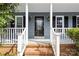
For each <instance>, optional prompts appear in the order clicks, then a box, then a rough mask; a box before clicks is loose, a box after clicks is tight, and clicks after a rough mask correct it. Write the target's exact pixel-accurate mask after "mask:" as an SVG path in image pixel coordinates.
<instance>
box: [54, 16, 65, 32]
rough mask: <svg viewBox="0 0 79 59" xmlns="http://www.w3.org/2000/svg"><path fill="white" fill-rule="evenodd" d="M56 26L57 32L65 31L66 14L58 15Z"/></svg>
mask: <svg viewBox="0 0 79 59" xmlns="http://www.w3.org/2000/svg"><path fill="white" fill-rule="evenodd" d="M55 28H56V29H55V31H56V32H63V30H62V28H64V16H56V20H55Z"/></svg>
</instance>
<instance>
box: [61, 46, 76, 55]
mask: <svg viewBox="0 0 79 59" xmlns="http://www.w3.org/2000/svg"><path fill="white" fill-rule="evenodd" d="M76 53H77V51H76V49H75V45H74V44H61V45H60V56H77V55H76Z"/></svg>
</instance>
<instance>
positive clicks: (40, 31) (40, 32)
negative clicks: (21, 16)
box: [35, 16, 44, 36]
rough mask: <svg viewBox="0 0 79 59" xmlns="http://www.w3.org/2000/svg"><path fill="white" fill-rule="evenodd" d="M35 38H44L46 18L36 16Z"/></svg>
mask: <svg viewBox="0 0 79 59" xmlns="http://www.w3.org/2000/svg"><path fill="white" fill-rule="evenodd" d="M35 36H44V16H35Z"/></svg>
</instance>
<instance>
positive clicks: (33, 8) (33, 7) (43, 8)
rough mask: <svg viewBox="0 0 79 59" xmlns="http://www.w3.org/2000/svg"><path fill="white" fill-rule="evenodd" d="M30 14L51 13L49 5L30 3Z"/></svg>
mask: <svg viewBox="0 0 79 59" xmlns="http://www.w3.org/2000/svg"><path fill="white" fill-rule="evenodd" d="M28 10H29V12H50V4H49V3H30V4H28Z"/></svg>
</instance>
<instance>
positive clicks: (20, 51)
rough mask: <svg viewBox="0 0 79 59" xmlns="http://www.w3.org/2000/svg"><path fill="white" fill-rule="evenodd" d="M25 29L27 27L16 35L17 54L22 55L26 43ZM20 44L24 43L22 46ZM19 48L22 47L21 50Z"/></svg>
mask: <svg viewBox="0 0 79 59" xmlns="http://www.w3.org/2000/svg"><path fill="white" fill-rule="evenodd" d="M26 30H27V29H26V28H25V29H24V31H23V32H22V33H21V34H20V35H19V36H18V56H22V55H23V53H24V50H25V48H26V45H27V40H26V39H27V38H25V37H26V34H25V33H26ZM22 37H23V38H24V39H23V38H22ZM21 40H22V41H21ZM24 40H25V41H24ZM22 44H24V45H23V46H22ZM21 48H22V50H21Z"/></svg>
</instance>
